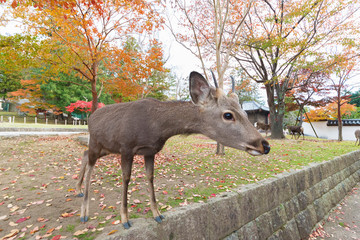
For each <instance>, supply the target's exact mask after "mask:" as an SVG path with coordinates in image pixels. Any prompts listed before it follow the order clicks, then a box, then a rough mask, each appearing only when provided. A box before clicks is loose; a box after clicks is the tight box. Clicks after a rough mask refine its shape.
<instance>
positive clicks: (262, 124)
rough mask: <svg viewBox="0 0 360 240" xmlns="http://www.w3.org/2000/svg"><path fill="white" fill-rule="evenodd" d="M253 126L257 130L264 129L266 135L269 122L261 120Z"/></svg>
mask: <svg viewBox="0 0 360 240" xmlns="http://www.w3.org/2000/svg"><path fill="white" fill-rule="evenodd" d="M255 127H256V129H257V130H259V129H261V130H264V131H265V134H266V136H267V133H268V131H269V130H270V129H271V128H270V124H266V123H262V122H256V123H255Z"/></svg>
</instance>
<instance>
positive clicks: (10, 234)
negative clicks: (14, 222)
mask: <svg viewBox="0 0 360 240" xmlns="http://www.w3.org/2000/svg"><path fill="white" fill-rule="evenodd" d="M19 232H20V231H19V229H12V230H11V231H10V233H9V234H8V235H6V236H4V237H2V239H7V238H11V237H14V236H16V235H17V234H18V233H19Z"/></svg>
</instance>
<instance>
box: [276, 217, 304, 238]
mask: <svg viewBox="0 0 360 240" xmlns="http://www.w3.org/2000/svg"><path fill="white" fill-rule="evenodd" d="M279 233H280V237H281V239H284V240H299V239H301V238H300V234H299V231H298V228H297V225H296V221H295V219H292V220H291V221H289V222H287V223H286V224H285V226H284V227H283V228H282V229H281V231H280V232H279Z"/></svg>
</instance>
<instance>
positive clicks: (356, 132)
mask: <svg viewBox="0 0 360 240" xmlns="http://www.w3.org/2000/svg"><path fill="white" fill-rule="evenodd" d="M355 137H356V138H360V130H359V129H358V130H356V131H355Z"/></svg>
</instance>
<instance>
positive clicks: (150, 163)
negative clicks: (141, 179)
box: [145, 155, 165, 223]
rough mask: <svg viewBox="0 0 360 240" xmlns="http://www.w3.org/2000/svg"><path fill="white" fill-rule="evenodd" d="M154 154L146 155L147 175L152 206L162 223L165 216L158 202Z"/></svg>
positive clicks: (153, 211)
mask: <svg viewBox="0 0 360 240" xmlns="http://www.w3.org/2000/svg"><path fill="white" fill-rule="evenodd" d="M154 157H155V156H154V155H150V156H145V169H146V177H147V179H148V182H149V190H150V204H151V205H150V206H151V211H152V213H153V216H154V219H155V221H156V222H158V223H161V222H162V219H164V218H165V217H164V216H163V215H161V213H160V212H159V209H158V207H157V204H156V198H155V191H154Z"/></svg>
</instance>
